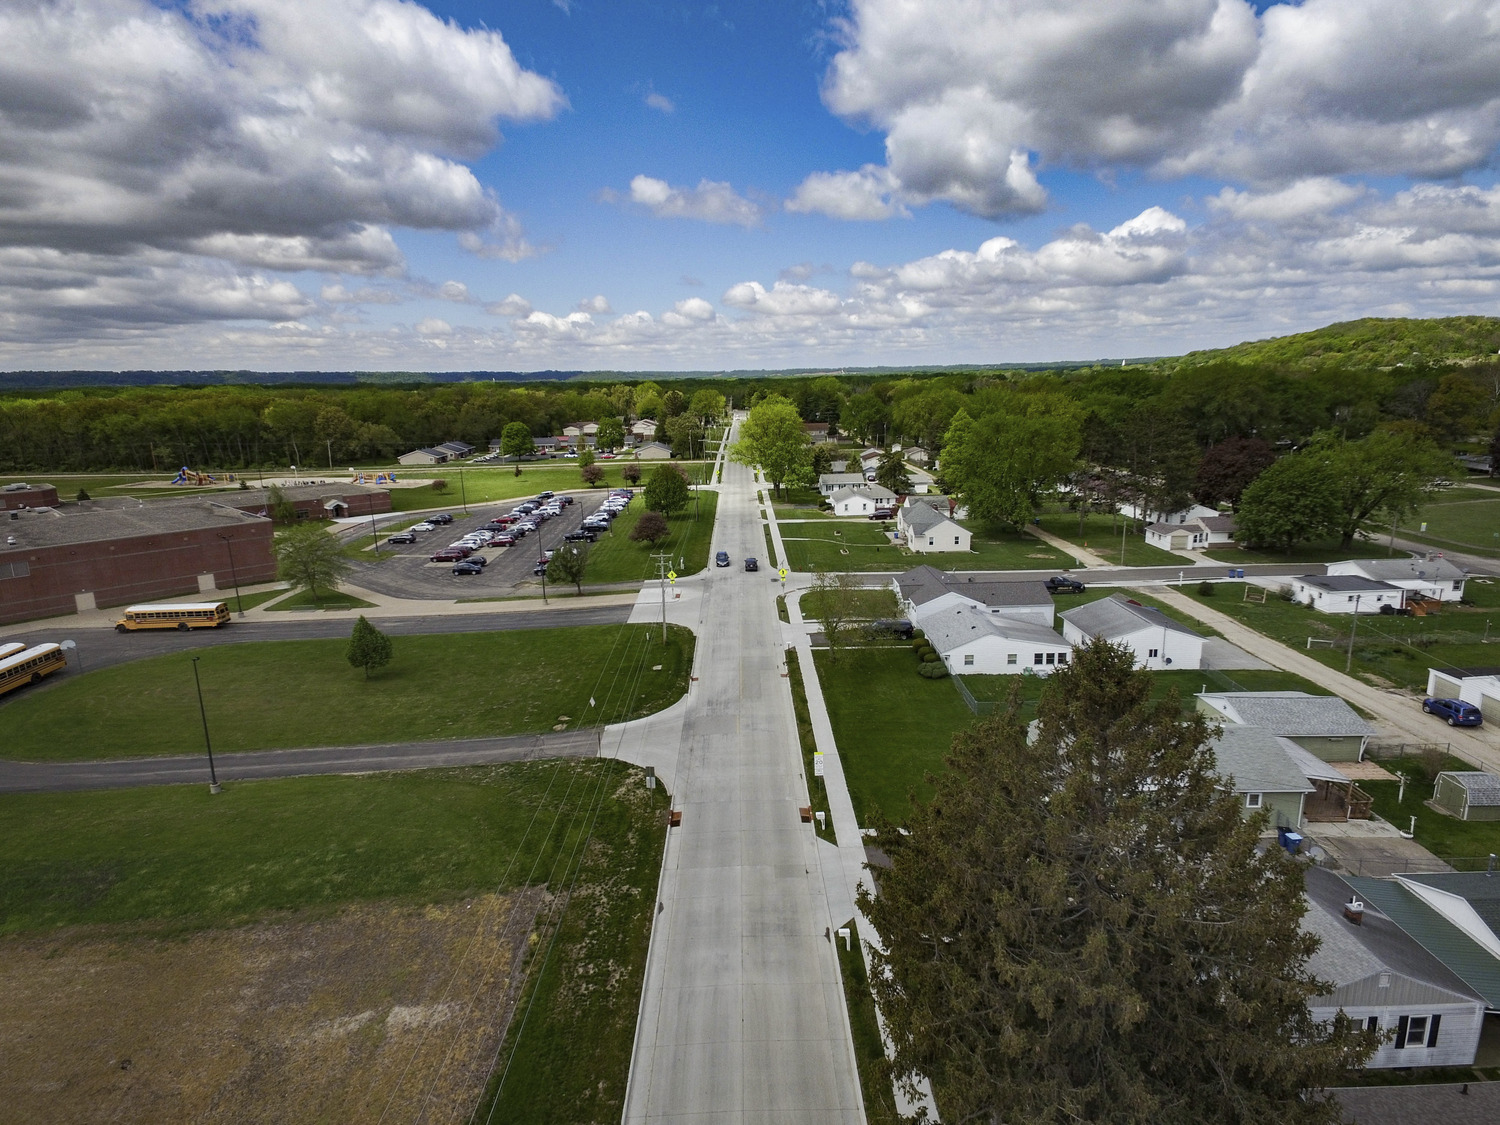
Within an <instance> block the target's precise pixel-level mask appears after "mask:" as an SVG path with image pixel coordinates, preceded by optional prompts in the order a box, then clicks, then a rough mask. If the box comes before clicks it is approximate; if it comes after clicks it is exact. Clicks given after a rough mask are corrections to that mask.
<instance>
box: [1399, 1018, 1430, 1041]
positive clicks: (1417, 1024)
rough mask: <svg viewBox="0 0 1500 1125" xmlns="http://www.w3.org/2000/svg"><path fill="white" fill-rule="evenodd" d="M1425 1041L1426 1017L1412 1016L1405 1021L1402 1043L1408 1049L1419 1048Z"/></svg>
mask: <svg viewBox="0 0 1500 1125" xmlns="http://www.w3.org/2000/svg"><path fill="white" fill-rule="evenodd" d="M1426 1040H1427V1017H1426V1016H1412V1017H1411V1018H1410V1019H1409V1020H1407V1021H1406V1036H1405V1038H1404V1040H1403V1042H1404V1043H1405V1044H1406V1046H1408V1047H1420V1046H1422V1044H1423V1043H1424V1042H1426Z"/></svg>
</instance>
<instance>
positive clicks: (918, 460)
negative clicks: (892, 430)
mask: <svg viewBox="0 0 1500 1125" xmlns="http://www.w3.org/2000/svg"><path fill="white" fill-rule="evenodd" d="M901 455H902V456H903V457H905V458H906V460H907V461H909V462H911V464H913V465H926V464H928V463H929V462H930V461H931V460H932V458H931V457H930V456H929V455H928V453H927V450H925V449H923V448H922V447H921V446H920V445H908V446H907V447H906V448H905V449H903V450H902V451H901Z"/></svg>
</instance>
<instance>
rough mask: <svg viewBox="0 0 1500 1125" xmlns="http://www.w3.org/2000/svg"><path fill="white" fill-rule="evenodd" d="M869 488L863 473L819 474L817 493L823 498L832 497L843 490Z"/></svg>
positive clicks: (869, 485)
mask: <svg viewBox="0 0 1500 1125" xmlns="http://www.w3.org/2000/svg"><path fill="white" fill-rule="evenodd" d="M869 487H871V482H870V481H867V480H865V474H864V473H821V474H819V476H818V491H819V492H821V493H822V494H823V495H824V496H832V495H833V494H834V493H835V492H838V491H839V490H840V489H843V488H853V489H865V488H869Z"/></svg>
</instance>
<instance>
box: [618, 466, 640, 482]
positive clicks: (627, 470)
mask: <svg viewBox="0 0 1500 1125" xmlns="http://www.w3.org/2000/svg"><path fill="white" fill-rule="evenodd" d="M620 475H621V476H622V477H624V478H625V479H626V480H627V481H629V482H630V483H631V484H638V483H639V482H640V479H641V466H640V462H638V461H626V462H625V465H624V467H623V468H622V469H621V470H620Z"/></svg>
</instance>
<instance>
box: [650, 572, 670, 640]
mask: <svg viewBox="0 0 1500 1125" xmlns="http://www.w3.org/2000/svg"><path fill="white" fill-rule="evenodd" d="M651 557H652V558H653V559H655V560H656V574H657V577H658V579H659V580H660V581H661V643H662V644H666V643H667V571H668V570H669V569H670V568H671V566H672V555H671V553H670V552H665V551H664V552H662V553H661V554H656V555H652V556H651Z"/></svg>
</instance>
